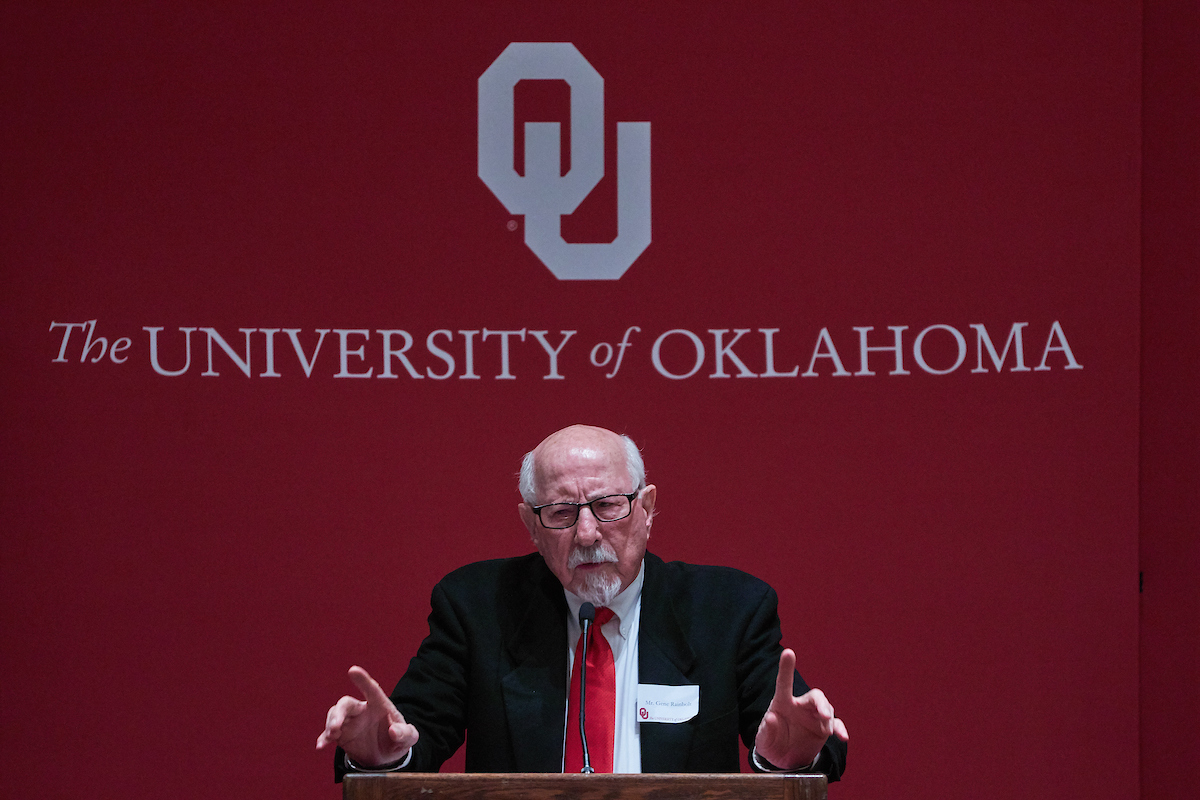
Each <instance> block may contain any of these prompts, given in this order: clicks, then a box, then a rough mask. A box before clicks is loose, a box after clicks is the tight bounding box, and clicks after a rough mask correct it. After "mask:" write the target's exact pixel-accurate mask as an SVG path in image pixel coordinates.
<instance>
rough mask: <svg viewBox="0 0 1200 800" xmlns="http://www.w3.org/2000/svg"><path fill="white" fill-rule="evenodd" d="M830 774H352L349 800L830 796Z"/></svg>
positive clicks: (345, 792)
mask: <svg viewBox="0 0 1200 800" xmlns="http://www.w3.org/2000/svg"><path fill="white" fill-rule="evenodd" d="M826 788H827V785H826V779H825V776H824V775H740V774H719V775H707V774H670V775H662V774H655V775H561V774H553V773H552V774H546V773H505V774H489V773H478V774H462V773H445V774H442V773H429V772H389V773H386V774H382V775H379V774H372V775H364V774H353V773H352V774H349V775H347V776H346V777H345V780H344V782H343V784H342V797H343V798H344V800H700V799H701V798H703V800H825V798H826Z"/></svg>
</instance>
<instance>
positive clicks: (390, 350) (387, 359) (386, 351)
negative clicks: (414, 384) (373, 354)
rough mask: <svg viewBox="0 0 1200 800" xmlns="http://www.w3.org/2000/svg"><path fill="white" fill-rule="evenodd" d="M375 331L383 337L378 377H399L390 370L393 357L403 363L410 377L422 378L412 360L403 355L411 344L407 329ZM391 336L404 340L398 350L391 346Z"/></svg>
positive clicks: (411, 339) (411, 340)
mask: <svg viewBox="0 0 1200 800" xmlns="http://www.w3.org/2000/svg"><path fill="white" fill-rule="evenodd" d="M375 332H376V333H378V334H379V335H380V336H382V337H383V371H382V372H380V373H379V377H380V378H397V377H399V376H398V375H397V374H396V373H394V372H392V359H393V358H398V359H400V363H401V364H403V365H404V369H405V370H406V371H407V372H408V374H409V376H410V377H413V378H417V379H423V378H424V377H425V376H424V375H422V374H421V373H419V372H417V370H416V369H415V368H414V367H413V365H412V362H410V361H409V360H408V356H406V355H404V354H405V353H407V352H408V349H409V348H410V347H412V345H413V338H412V336H410V335H409V333H408V331H402V330H386V331H385V330H379V331H375ZM393 336H399V337H400V338H402V339H403V340H404V346H403V347H401V348H400V349H399V350H396V349H395V348H394V347H392V337H393Z"/></svg>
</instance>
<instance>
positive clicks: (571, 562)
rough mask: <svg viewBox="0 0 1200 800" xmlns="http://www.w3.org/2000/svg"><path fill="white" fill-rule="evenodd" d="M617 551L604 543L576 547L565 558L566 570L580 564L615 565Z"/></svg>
mask: <svg viewBox="0 0 1200 800" xmlns="http://www.w3.org/2000/svg"><path fill="white" fill-rule="evenodd" d="M615 563H617V551H616V550H613V549H612V547H610V546H609V545H608V544H606V543H604V542H596V543H595V544H594V545H592V546H591V547H576V548H575V549H574V550H572V551H571V555H570V556H569V557H568V558H567V568H568V569H575V568H576V567H578V566H579V565H580V564H615Z"/></svg>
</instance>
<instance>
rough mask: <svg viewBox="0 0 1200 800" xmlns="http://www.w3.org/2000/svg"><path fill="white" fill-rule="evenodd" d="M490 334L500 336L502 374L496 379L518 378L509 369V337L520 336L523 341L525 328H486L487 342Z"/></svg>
mask: <svg viewBox="0 0 1200 800" xmlns="http://www.w3.org/2000/svg"><path fill="white" fill-rule="evenodd" d="M459 333H462V331H459ZM489 336H499V337H500V374H499V375H497V376H496V380H509V381H511V380H516V376H514V375H513V374H512V373H511V372H509V371H508V337H509V336H520V337H521V341H522V342H523V341H525V329H524V328H521V330H519V331H489V330H488V329H487V328H484V329H483V341H485V342H486V341H487V340H488V337H489Z"/></svg>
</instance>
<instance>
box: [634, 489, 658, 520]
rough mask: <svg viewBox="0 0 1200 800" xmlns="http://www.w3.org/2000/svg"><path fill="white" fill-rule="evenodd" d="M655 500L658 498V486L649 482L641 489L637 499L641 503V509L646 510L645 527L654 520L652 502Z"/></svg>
mask: <svg viewBox="0 0 1200 800" xmlns="http://www.w3.org/2000/svg"><path fill="white" fill-rule="evenodd" d="M656 500H658V487H657V486H655V485H654V484H653V483H651V484H649V485H648V486H646V488H645V489H643V490H642V496H641V497H640V498H639V499H638V502H639V503H641V504H642V509H643V510H644V511H645V512H646V527H647V528H649V527H650V524H651V523H652V522H653V521H654V503H655V501H656Z"/></svg>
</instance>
